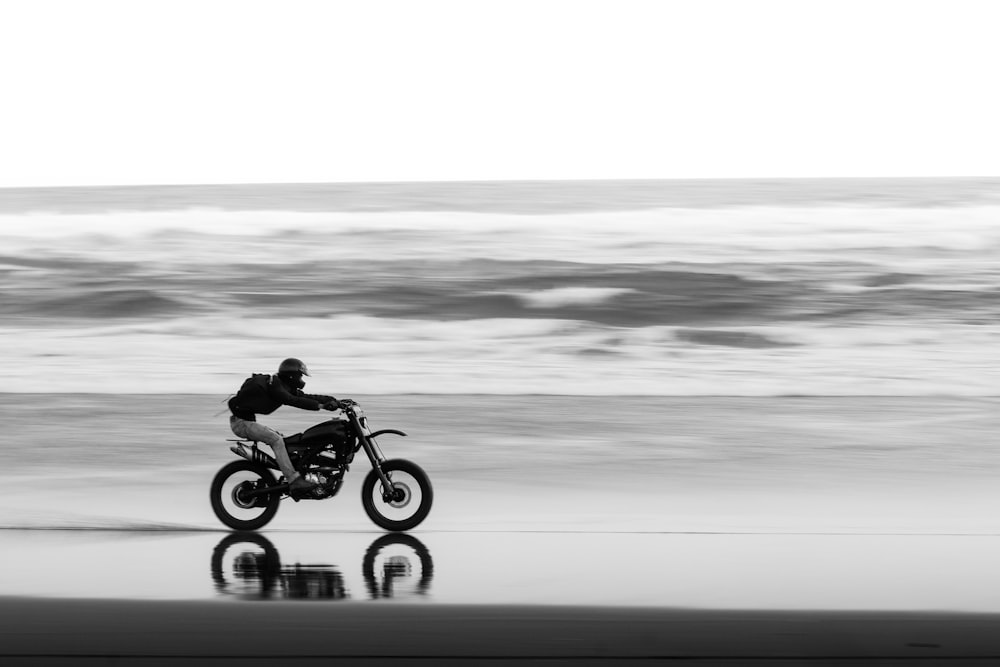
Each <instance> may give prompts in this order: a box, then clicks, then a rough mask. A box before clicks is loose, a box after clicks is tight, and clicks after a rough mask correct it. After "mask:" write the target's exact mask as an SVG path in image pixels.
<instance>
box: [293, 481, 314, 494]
mask: <svg viewBox="0 0 1000 667" xmlns="http://www.w3.org/2000/svg"><path fill="white" fill-rule="evenodd" d="M315 488H316V485H315V484H313V483H312V482H310V481H309V480H307V479H305V478H304V477H296V478H295V479H293V480H292V482H291V484H289V485H288V491H289V493H291V494H292V495H293V496H304V495H306V494H308V493H309V492H310V491H312V490H313V489H315Z"/></svg>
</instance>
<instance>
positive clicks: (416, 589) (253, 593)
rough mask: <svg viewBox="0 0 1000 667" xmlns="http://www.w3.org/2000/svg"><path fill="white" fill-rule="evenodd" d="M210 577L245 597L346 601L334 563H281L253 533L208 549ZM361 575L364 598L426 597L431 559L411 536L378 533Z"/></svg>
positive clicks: (222, 590)
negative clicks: (210, 552) (379, 534)
mask: <svg viewBox="0 0 1000 667" xmlns="http://www.w3.org/2000/svg"><path fill="white" fill-rule="evenodd" d="M211 570H212V581H213V582H214V584H215V590H216V592H217V593H218V594H220V595H225V596H232V597H237V598H240V599H246V600H272V599H274V600H349V599H352V595H351V591H350V586H349V585H348V582H347V578H345V576H344V574H343V573H342V572H341V571H340V569H339V568H338V567H337V566H335V565H327V564H303V563H295V564H293V565H288V564H283V563H282V561H281V556H280V554H279V552H278V549H277V547H276V546H275V545H274V544H273V543H272V542H271V540H269V539H268V538H266V537H264V536H263V535H261V534H259V533H252V532H234V533H230V534H229V535H227V536H226V537H224V538H222V540H221V541H220V542H219V543H218V544H217V545H216V546H215V548H214V549H213V550H212V559H211ZM361 574H362V577H363V579H364V584H365V589H366V590H365V594H366V597H365V598H363V599H369V600H378V599H389V598H412V597H420V596H425V595H427V593H428V591H429V590H430V584H431V580H432V579H433V577H434V561H433V560H432V559H431V554H430V551H428V549H427V547H426V546H424V544H423V543H422V542H421V541H420V540H418V539H417V538H415V537H413V536H412V535H407V534H405V533H389V534H387V535H382V536H381V537H379V538H378V539H376V540H375V541H374V542H372V543H371V545H370V546H369V547H368V549H367V550H366V551H365V554H364V557H363V558H362V561H361Z"/></svg>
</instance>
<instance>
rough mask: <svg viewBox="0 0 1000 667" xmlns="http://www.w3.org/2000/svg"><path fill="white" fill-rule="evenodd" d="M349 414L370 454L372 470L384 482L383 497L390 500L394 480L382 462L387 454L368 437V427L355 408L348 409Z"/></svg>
mask: <svg viewBox="0 0 1000 667" xmlns="http://www.w3.org/2000/svg"><path fill="white" fill-rule="evenodd" d="M347 414H348V416H349V417H350V418H351V425H352V426H353V427H354V432H355V433H357V434H358V437H359V438H361V446H362V447H363V448H364V450H365V454H367V455H368V460H369V461H371V464H372V470H374V471H375V474H376V475H378V478H379V481H380V482H382V497H383V498H385V499H386V500H390V499H391V498H392V494H393V487H392V480H391V479H389V476H388V475H386V474H385V472H383V470H382V462H383V461H385V456H384V455H383V454H382V451H381V450H380V449H379V448H378V443H377V442H375V440H374V438H370V437H368V429H366V428H365V427H364V426H362V425H361V420H360V419H358V416H357V415H356V414H355V413H354V410H349V411H347Z"/></svg>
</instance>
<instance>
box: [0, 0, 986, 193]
mask: <svg viewBox="0 0 1000 667" xmlns="http://www.w3.org/2000/svg"><path fill="white" fill-rule="evenodd" d="M998 26H1000V1H995V0H982V1H977V0H933V1H930V0H928V1H922V0H686V1H684V0H676V1H674V0H661V1H659V2H656V1H641V0H592V1H589V0H527V1H525V0H398V1H396V0H357V1H355V2H338V1H335V0H328V1H325V2H321V1H304V0H256V1H255V0H232V1H230V0H215V1H213V0H163V1H161V0H123V1H114V0H86V1H82V0H67V1H56V0H0V90H2V98H0V186H25V185H88V184H140V183H251V182H304V181H308V182H328V181H387V180H388V181H392V180H481V179H537V178H545V179H548V178H560V179H575V178H684V177H745V176H1000V129H998V127H1000V93H998V86H997V79H998V75H997V71H998V69H997V68H998V66H1000V38H998V37H997V34H998V32H997V31H998Z"/></svg>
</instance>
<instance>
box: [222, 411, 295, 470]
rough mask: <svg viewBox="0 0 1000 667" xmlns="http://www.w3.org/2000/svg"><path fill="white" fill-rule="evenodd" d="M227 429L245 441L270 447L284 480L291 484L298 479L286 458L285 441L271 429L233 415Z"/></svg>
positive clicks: (289, 460)
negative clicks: (256, 441) (261, 443)
mask: <svg viewBox="0 0 1000 667" xmlns="http://www.w3.org/2000/svg"><path fill="white" fill-rule="evenodd" d="M229 428H231V429H233V433H235V434H236V435H237V436H238V437H240V438H244V439H246V440H258V441H260V442H263V443H265V444H267V445H270V446H271V449H273V450H274V458H276V459H277V460H278V467H279V468H281V473H282V474H283V475H284V476H285V479H286V480H287V481H288V482H289V483H291V482H292V480H294V479H295V478H296V477H299V476H300V475H299V473H298V471H296V470H295V468H293V467H292V461H291V459H289V458H288V450H287V449H285V439H284V438H282V437H281V434H280V433H278V432H277V431H275V430H274V429H273V428H269V427H267V426H264V425H263V424H261V423H259V422H248V421H246V420H245V419H240V418H239V417H237V416H235V415H233V416H231V417H230V418H229Z"/></svg>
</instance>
